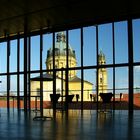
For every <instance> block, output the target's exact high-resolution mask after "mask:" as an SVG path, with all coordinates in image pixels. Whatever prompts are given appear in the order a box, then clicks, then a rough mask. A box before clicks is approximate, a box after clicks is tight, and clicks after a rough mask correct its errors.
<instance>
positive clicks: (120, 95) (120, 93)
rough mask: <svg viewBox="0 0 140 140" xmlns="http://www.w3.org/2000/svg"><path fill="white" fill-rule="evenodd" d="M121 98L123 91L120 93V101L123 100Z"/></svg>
mask: <svg viewBox="0 0 140 140" xmlns="http://www.w3.org/2000/svg"><path fill="white" fill-rule="evenodd" d="M121 99H122V93H120V101H121Z"/></svg>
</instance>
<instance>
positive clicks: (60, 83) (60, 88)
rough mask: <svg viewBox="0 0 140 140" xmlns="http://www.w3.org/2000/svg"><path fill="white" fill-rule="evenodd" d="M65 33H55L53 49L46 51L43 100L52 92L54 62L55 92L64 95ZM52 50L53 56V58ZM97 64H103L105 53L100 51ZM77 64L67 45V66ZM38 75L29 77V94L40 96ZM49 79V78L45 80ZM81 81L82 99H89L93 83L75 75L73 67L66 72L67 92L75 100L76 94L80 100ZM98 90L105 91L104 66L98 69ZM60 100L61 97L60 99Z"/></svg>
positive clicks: (73, 52)
mask: <svg viewBox="0 0 140 140" xmlns="http://www.w3.org/2000/svg"><path fill="white" fill-rule="evenodd" d="M66 45H67V44H66V35H65V34H64V32H59V33H57V36H56V42H55V50H54V51H53V47H51V48H50V49H49V50H48V51H47V58H46V62H45V63H46V69H47V70H48V71H47V72H46V73H45V74H43V79H46V80H43V99H44V101H50V94H52V93H53V81H52V80H51V79H53V71H51V70H53V67H54V64H55V69H58V71H56V94H60V95H65V84H66V83H65V82H66V78H65V75H66V74H65V70H64V69H65V68H66V65H67V61H66V60H67V47H66ZM53 52H54V53H55V57H54V59H53ZM98 57H99V65H104V64H105V55H104V54H103V53H102V52H100V54H99V56H98ZM53 61H55V62H54V63H53ZM76 66H77V59H76V54H75V50H73V49H72V47H71V46H70V45H68V67H69V68H74V67H76ZM39 78H40V76H38V77H34V78H31V96H40V81H39V80H38V79H39ZM47 79H50V80H47ZM81 82H83V101H90V100H91V98H90V95H91V94H93V83H91V82H89V81H87V80H85V79H84V80H83V81H81V79H80V78H79V77H78V76H77V71H76V70H75V69H72V70H69V72H68V94H73V95H74V99H73V100H74V101H76V100H77V98H76V96H77V95H78V97H79V101H80V100H81ZM98 92H99V93H100V92H104V93H105V92H107V70H106V69H105V68H100V69H99V71H98ZM60 100H61V99H60Z"/></svg>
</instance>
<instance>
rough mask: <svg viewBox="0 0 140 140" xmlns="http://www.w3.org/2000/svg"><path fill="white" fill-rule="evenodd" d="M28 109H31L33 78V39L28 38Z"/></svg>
mask: <svg viewBox="0 0 140 140" xmlns="http://www.w3.org/2000/svg"><path fill="white" fill-rule="evenodd" d="M27 61H28V107H29V109H30V108H31V102H30V101H31V91H30V90H31V85H30V78H31V37H30V36H29V37H28V60H27Z"/></svg>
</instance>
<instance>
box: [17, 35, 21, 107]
mask: <svg viewBox="0 0 140 140" xmlns="http://www.w3.org/2000/svg"><path fill="white" fill-rule="evenodd" d="M19 71H20V38H19V34H18V38H17V108H18V109H20V74H19Z"/></svg>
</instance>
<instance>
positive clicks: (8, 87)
mask: <svg viewBox="0 0 140 140" xmlns="http://www.w3.org/2000/svg"><path fill="white" fill-rule="evenodd" d="M9 99H10V40H9V35H8V36H7V109H9V108H10V104H9Z"/></svg>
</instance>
